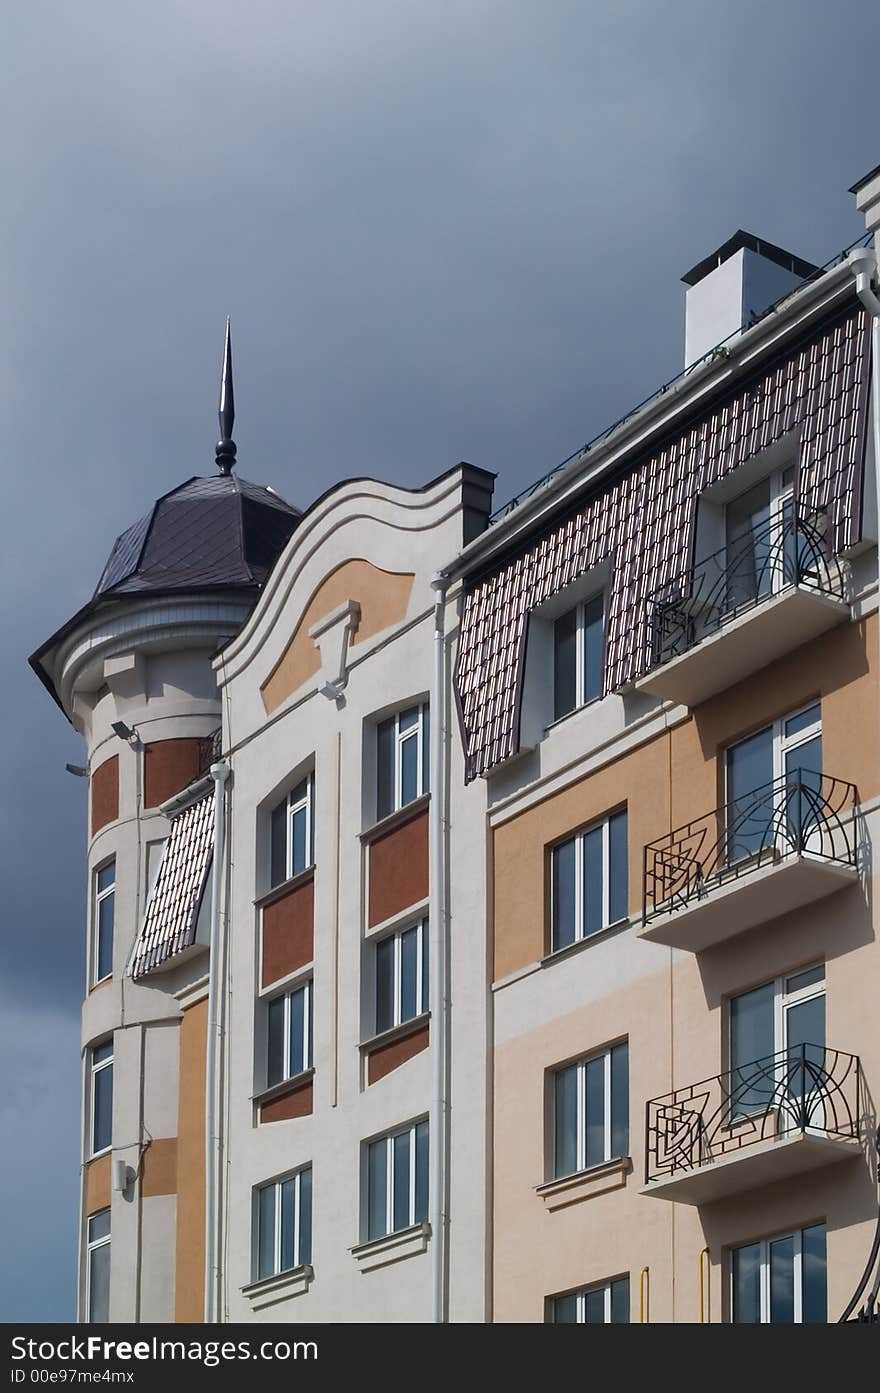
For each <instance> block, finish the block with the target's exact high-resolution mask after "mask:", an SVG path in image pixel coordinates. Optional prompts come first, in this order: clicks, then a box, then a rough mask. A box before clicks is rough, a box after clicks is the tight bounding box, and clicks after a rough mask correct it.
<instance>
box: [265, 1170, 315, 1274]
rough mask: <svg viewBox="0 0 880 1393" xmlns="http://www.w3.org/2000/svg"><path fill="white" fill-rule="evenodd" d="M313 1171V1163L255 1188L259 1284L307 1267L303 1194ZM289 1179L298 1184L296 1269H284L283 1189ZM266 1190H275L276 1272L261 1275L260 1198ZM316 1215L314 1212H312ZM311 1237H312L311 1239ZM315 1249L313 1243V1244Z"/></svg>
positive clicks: (295, 1232)
mask: <svg viewBox="0 0 880 1393" xmlns="http://www.w3.org/2000/svg"><path fill="white" fill-rule="evenodd" d="M311 1169H312V1166H311V1162H310V1163H309V1164H308V1165H306V1166H300V1168H299V1170H296V1171H288V1172H287V1174H286V1175H281V1176H279V1177H278V1179H277V1180H269V1181H267V1182H266V1184H265V1185H255V1186H254V1200H253V1225H254V1245H253V1274H254V1276H253V1280H254V1281H255V1282H269V1281H271V1280H272V1278H273V1277H280V1276H281V1275H282V1274H283V1273H284V1272H296V1270H297V1269H298V1268H300V1267H303V1266H304V1265H305V1264H304V1263H303V1260H302V1226H301V1224H300V1195H301V1191H302V1177H303V1175H304V1174H305V1172H306V1171H310V1170H311ZM289 1180H292V1181H293V1182H294V1186H293V1248H294V1254H293V1255H294V1257H295V1259H296V1261H295V1262H294V1264H293V1266H292V1267H282V1266H281V1227H282V1216H281V1187H282V1185H285V1184H286V1183H287V1182H288V1181H289ZM264 1190H274V1191H275V1232H274V1235H273V1255H272V1271H271V1272H267V1273H266V1274H265V1275H264V1276H262V1277H261V1276H260V1275H259V1274H260V1237H261V1234H260V1196H261V1194H262V1193H263V1191H264ZM312 1212H313V1213H314V1209H313V1211H312ZM310 1237H311V1236H310ZM309 1249H310V1250H311V1243H310V1244H309Z"/></svg>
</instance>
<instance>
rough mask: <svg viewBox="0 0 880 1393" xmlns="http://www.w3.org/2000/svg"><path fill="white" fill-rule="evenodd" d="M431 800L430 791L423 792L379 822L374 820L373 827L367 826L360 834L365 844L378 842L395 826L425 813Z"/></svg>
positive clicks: (399, 825) (400, 825)
mask: <svg viewBox="0 0 880 1393" xmlns="http://www.w3.org/2000/svg"><path fill="white" fill-rule="evenodd" d="M430 801H431V795H430V793H422V794H420V795H419V797H418V798H414V799H413V800H412V802H411V803H404V805H403V807H402V808H397V809H395V811H394V812H393V813H389V814H388V816H387V817H383V818H381V819H380V821H379V822H374V823H373V825H372V826H371V827H366V828H365V829H364V831H363V832H361V834H360V838H361V841H362V842H363V844H364V845H365V846H369V844H370V842H377V841H378V840H379V838H380V837H384V836H385V833H386V832H393V831H394V829H395V827H402V826H403V824H404V823H405V822H410V821H411V820H412V818H414V817H418V815H419V813H423V812H424V811H425V809H426V808H427V806H428V804H429V803H430Z"/></svg>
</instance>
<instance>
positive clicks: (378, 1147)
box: [367, 1122, 428, 1240]
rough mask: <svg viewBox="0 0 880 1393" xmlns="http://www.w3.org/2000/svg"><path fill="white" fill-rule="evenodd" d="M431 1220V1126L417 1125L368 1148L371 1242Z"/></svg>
mask: <svg viewBox="0 0 880 1393" xmlns="http://www.w3.org/2000/svg"><path fill="white" fill-rule="evenodd" d="M427 1217H428V1124H427V1122H416V1123H415V1124H414V1125H413V1126H411V1127H404V1128H403V1129H402V1130H401V1131H399V1132H392V1133H391V1134H390V1135H389V1136H387V1137H380V1138H379V1140H378V1141H373V1142H370V1144H369V1146H368V1147H367V1239H368V1240H371V1239H374V1238H384V1237H385V1235H386V1234H389V1233H397V1232H398V1230H399V1229H408V1228H411V1227H412V1225H413V1224H419V1223H421V1222H422V1221H423V1220H425V1219H427Z"/></svg>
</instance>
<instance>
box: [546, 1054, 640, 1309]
mask: <svg viewBox="0 0 880 1393" xmlns="http://www.w3.org/2000/svg"><path fill="white" fill-rule="evenodd" d="M624 1044H625V1045H627V1047H628V1046H629V1041H628V1040H618V1041H617V1044H616V1045H608V1046H607V1047H606V1048H605V1049H602V1050H596V1051H594V1052H593V1053H592V1054H585V1055H584V1056H583V1057H582V1058H581V1059H573V1060H572V1061H571V1063H569V1064H562V1065H560V1066H559V1068H558V1069H554V1070H553V1071H552V1076H553V1109H552V1112H553V1131H552V1137H553V1179H554V1180H563V1179H564V1178H565V1175H562V1174H560V1171H559V1158H558V1157H557V1155H556V1079H557V1077H558V1076H559V1075H560V1074H564V1073H565V1071H566V1070H567V1069H573V1068H576V1069H577V1116H576V1117H575V1127H576V1136H577V1168H576V1169H575V1170H574V1171H573V1172H571V1174H573V1175H579V1174H580V1173H581V1171H585V1170H586V1169H587V1126H586V1122H587V1065H588V1064H593V1063H594V1062H595V1061H596V1060H597V1059H601V1060H602V1061H603V1064H604V1073H603V1090H602V1101H603V1105H604V1107H603V1111H604V1116H603V1118H602V1141H603V1147H602V1159H601V1161H591V1162H590V1170H592V1169H593V1167H594V1166H604V1165H607V1163H608V1162H609V1161H616V1160H618V1159H619V1158H618V1157H616V1156H613V1155H612V1153H611V1052H612V1050H614V1049H616V1048H617V1047H618V1046H619V1045H624ZM627 1070H629V1050H628V1048H627ZM628 1130H629V1128H628V1127H627V1131H628ZM565 1174H566V1175H567V1174H569V1172H566V1173H565ZM584 1290H585V1291H586V1290H587V1288H586V1287H585V1288H584Z"/></svg>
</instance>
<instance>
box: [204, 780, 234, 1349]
mask: <svg viewBox="0 0 880 1393" xmlns="http://www.w3.org/2000/svg"><path fill="white" fill-rule="evenodd" d="M211 778H212V779H213V780H214V855H213V857H212V861H211V947H210V962H209V966H208V1041H207V1060H206V1068H205V1323H206V1324H210V1323H211V1322H213V1321H215V1320H218V1319H219V1313H218V1310H217V1300H216V1295H217V1285H218V1284H217V1275H218V1268H219V1265H218V1262H217V1258H216V1252H217V1248H216V1244H217V1222H216V1217H217V1216H216V1210H217V1193H218V1177H219V1174H220V1158H221V1152H222V1148H223V1138H222V1136H221V1131H220V1126H219V1115H218V1110H217V1099H216V1093H217V1066H218V1061H219V1055H220V1045H221V1031H220V1010H219V1001H218V994H219V991H220V988H221V983H220V982H219V980H218V979H219V975H220V950H221V927H220V926H221V920H220V893H221V886H222V876H223V862H224V853H225V840H226V799H225V788H224V785H225V783H226V780H227V779H228V778H229V765H228V763H227V761H226V760H225V759H221V760H219V761H218V762H217V763H216V764H212V765H211Z"/></svg>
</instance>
